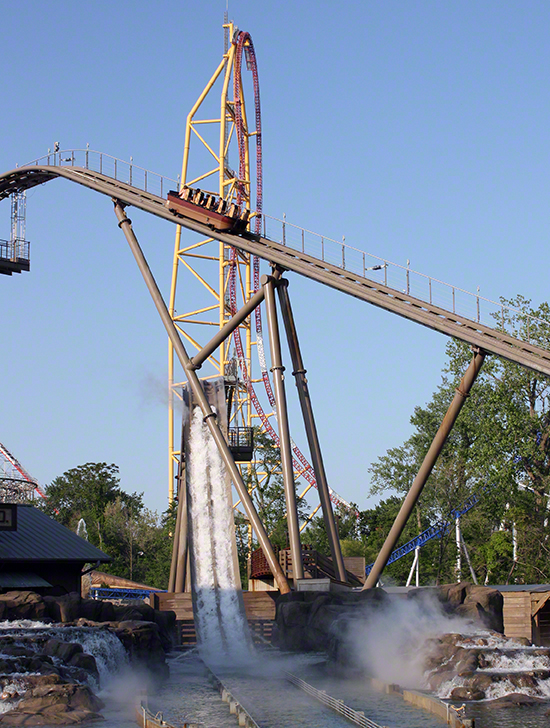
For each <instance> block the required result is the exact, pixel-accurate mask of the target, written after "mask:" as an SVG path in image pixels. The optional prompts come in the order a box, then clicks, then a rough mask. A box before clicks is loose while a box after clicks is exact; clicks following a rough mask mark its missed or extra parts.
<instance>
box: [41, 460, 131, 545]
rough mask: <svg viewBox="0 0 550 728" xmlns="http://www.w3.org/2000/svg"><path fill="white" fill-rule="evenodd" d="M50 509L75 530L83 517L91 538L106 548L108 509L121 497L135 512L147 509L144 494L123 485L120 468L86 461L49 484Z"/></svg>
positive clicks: (46, 505)
mask: <svg viewBox="0 0 550 728" xmlns="http://www.w3.org/2000/svg"><path fill="white" fill-rule="evenodd" d="M46 498H47V500H46V502H45V505H44V508H45V510H46V512H47V513H48V514H49V515H51V516H53V517H54V518H55V519H56V520H57V521H59V522H60V523H62V524H63V525H64V526H67V527H68V528H70V529H71V530H73V531H75V530H76V526H77V524H78V521H79V520H80V519H81V518H83V519H84V520H85V521H86V526H87V529H88V538H89V540H90V542H91V543H93V544H94V546H97V547H98V548H100V549H103V548H104V540H105V539H104V531H105V509H106V507H107V506H108V505H110V504H112V503H115V502H116V501H117V499H120V502H121V503H122V504H124V506H126V507H128V508H131V509H132V510H133V511H136V512H137V511H140V510H141V509H142V508H143V494H142V493H132V494H131V495H130V494H128V493H125V492H124V491H123V490H122V488H121V487H120V479H119V477H118V467H117V466H116V465H114V464H112V465H107V463H86V464H85V465H79V466H78V467H76V468H72V469H71V470H67V471H66V472H65V473H63V475H60V476H59V477H57V478H55V480H53V481H52V483H51V484H50V485H48V486H47V487H46Z"/></svg>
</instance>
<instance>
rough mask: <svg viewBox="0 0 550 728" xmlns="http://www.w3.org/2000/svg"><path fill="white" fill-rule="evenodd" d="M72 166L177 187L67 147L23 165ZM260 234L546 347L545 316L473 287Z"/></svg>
mask: <svg viewBox="0 0 550 728" xmlns="http://www.w3.org/2000/svg"><path fill="white" fill-rule="evenodd" d="M32 165H37V166H38V165H47V166H53V167H78V168H84V169H89V170H91V171H94V172H99V173H100V174H104V175H106V176H107V177H111V178H112V179H115V180H117V181H119V182H124V183H125V184H129V185H131V186H132V187H135V188H137V189H140V190H143V191H144V192H148V193H150V194H153V195H157V196H159V197H162V198H164V197H166V194H167V193H168V191H169V190H170V189H177V188H178V187H179V178H178V179H173V178H170V177H165V176H164V175H161V174H158V173H156V172H151V171H150V170H147V169H145V168H144V167H140V166H139V165H136V164H134V162H133V159H132V158H130V161H129V162H126V161H124V160H122V159H118V158H117V157H113V156H111V155H110V154H105V153H104V152H98V151H96V150H92V149H71V150H60V151H56V152H50V153H49V154H46V155H44V156H43V157H40V158H39V159H35V160H33V161H32V162H29V163H28V164H27V165H25V166H32ZM262 233H263V236H264V237H265V238H267V239H269V240H272V241H274V242H278V243H281V244H282V245H285V246H287V247H289V248H292V249H293V250H296V251H298V252H301V253H304V254H306V255H310V256H312V257H314V258H316V259H318V260H321V261H323V262H326V263H329V264H331V265H333V266H336V267H338V268H340V269H342V270H345V271H350V272H351V273H354V274H356V275H359V276H362V277H364V278H367V279H368V280H371V281H373V282H375V283H377V284H378V285H383V286H386V287H387V288H390V289H392V290H393V291H398V292H401V293H404V294H406V295H408V296H412V297H414V298H416V299H419V300H421V301H422V302H424V303H426V304H428V305H429V306H435V307H438V308H441V309H444V310H445V311H446V312H448V313H452V314H455V315H457V316H460V317H463V318H465V319H469V320H470V321H473V322H476V323H479V324H483V325H485V326H489V327H490V328H493V329H498V330H501V331H503V332H505V333H507V334H510V335H511V336H514V337H515V338H518V339H521V340H524V341H527V342H531V343H533V344H536V345H537V346H541V347H543V348H547V349H548V348H550V320H545V319H541V318H537V317H536V316H532V315H530V314H528V313H526V312H525V311H522V310H519V309H517V308H514V307H513V306H510V305H508V304H505V303H503V302H502V301H500V302H498V301H493V300H491V299H490V298H486V297H485V296H481V295H480V292H479V289H478V290H477V292H476V293H471V292H470V291H466V290H465V289H463V288H459V287H457V286H453V285H451V284H450V283H445V282H444V281H441V280H439V279H438V278H432V277H431V276H427V275H425V274H424V273H420V272H418V271H416V270H413V269H412V268H411V267H410V264H409V261H407V265H406V266H404V265H400V264H398V263H393V262H392V261H390V260H388V259H386V258H381V257H379V256H377V255H373V254H371V253H367V252H365V251H363V250H359V249H358V248H355V247H352V246H350V245H348V244H347V243H346V242H345V240H344V239H343V240H342V241H338V240H334V239H333V238H329V237H326V236H324V235H320V234H319V233H315V232H313V231H311V230H308V229H306V228H302V227H299V226H297V225H293V224H291V223H289V222H287V220H286V218H284V217H283V219H282V220H281V219H278V218H275V217H271V216H269V215H262Z"/></svg>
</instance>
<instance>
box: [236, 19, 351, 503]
mask: <svg viewBox="0 0 550 728" xmlns="http://www.w3.org/2000/svg"><path fill="white" fill-rule="evenodd" d="M235 44H236V51H235V64H234V72H233V88H234V100H235V129H236V136H237V144H238V148H239V179H240V180H244V179H245V178H246V167H245V142H246V135H245V128H244V122H243V116H242V108H241V99H242V98H243V88H242V75H241V67H242V56H243V50H244V54H245V58H246V65H247V68H248V70H250V71H251V72H252V80H253V87H254V111H255V121H256V128H255V137H256V204H255V206H256V215H255V217H254V218H253V224H254V232H255V233H257V234H259V233H260V231H261V221H262V210H263V173H262V117H261V109H260V83H259V79H258V66H257V63H256V53H255V51H254V45H253V43H252V38H251V37H250V34H249V33H246V32H244V31H241V32H239V34H238V36H237V39H236V41H235ZM251 192H252V191H251V190H250V191H248V194H250V196H251ZM246 195H247V191H246V190H245V189H244V182H239V184H238V186H237V202H238V203H241V201H242V200H243V198H245V197H246ZM250 207H252V204H251V201H250ZM237 256H238V252H237V250H236V248H232V249H231V269H230V275H229V300H230V308H231V314H232V315H234V314H235V313H236V312H237ZM253 280H254V292H256V291H258V290H259V288H260V259H259V258H257V257H254V258H253ZM255 325H256V338H257V344H258V346H257V349H258V354H259V359H260V368H261V370H262V379H263V382H264V386H265V391H266V394H267V398H268V400H269V404H270V406H271V407H272V408H273V410H274V411H275V397H274V395H273V390H272V388H271V382H270V380H269V373H268V371H267V366H266V364H265V357H264V355H263V332H262V316H261V310H260V307H259V306H258V307H257V308H256V310H255ZM233 339H234V342H235V349H236V351H237V357H238V361H239V366H240V369H241V372H242V377H243V381H244V383H245V386H246V388H247V391H248V393H249V395H250V400H251V402H252V404H253V406H254V409H255V410H256V413H257V415H258V416H259V418H260V420H261V422H262V425H263V427H264V429H265V431H266V432H267V434H268V435H269V436H270V437H271V439H272V440H273V442H274V443H275V445H276V446H277V447H278V446H279V437H278V435H277V433H276V432H275V430H274V429H273V427H272V426H271V423H270V422H269V418H268V416H267V415H266V414H265V412H264V409H263V407H262V405H261V404H260V401H259V399H258V396H257V395H256V392H255V390H254V386H253V384H252V381H251V379H250V374H249V371H248V367H247V364H246V359H245V356H244V350H243V344H242V340H241V334H240V330H239V329H238V328H237V329H235V332H234V334H233ZM292 449H293V453H294V458H293V465H294V469H295V470H296V471H297V473H298V474H299V476H302V477H304V478H305V479H306V480H307V482H308V483H310V485H312V486H314V487H315V488H316V487H317V482H316V480H315V473H314V471H313V467H312V466H311V464H310V463H309V461H308V460H307V458H306V457H305V455H303V453H302V452H301V451H300V449H299V448H298V446H297V445H296V444H295V443H293V448H292ZM330 498H331V501H332V502H333V503H334V504H335V505H337V506H339V505H341V506H343V507H344V508H346V509H348V510H350V511H352V512H355V511H356V509H355V508H354V507H353V506H351V505H350V504H349V503H348V502H347V501H346V500H344V498H342V497H341V496H339V495H338V494H337V493H336V492H335V491H334V490H332V489H330Z"/></svg>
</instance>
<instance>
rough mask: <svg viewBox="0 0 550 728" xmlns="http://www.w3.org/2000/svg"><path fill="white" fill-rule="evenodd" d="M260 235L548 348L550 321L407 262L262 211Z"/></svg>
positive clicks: (427, 302) (471, 319) (425, 301)
mask: <svg viewBox="0 0 550 728" xmlns="http://www.w3.org/2000/svg"><path fill="white" fill-rule="evenodd" d="M262 228H263V236H264V237H265V238H268V239H269V240H273V241H274V242H277V243H280V244H282V245H285V246H287V247H289V248H292V249H293V250H296V251H298V252H300V253H304V254H306V255H309V256H312V257H314V258H317V259H319V260H321V261H323V262H325V263H329V264H330V265H333V266H336V267H338V268H341V269H342V270H345V271H349V272H350V273H354V274H355V275H359V276H362V277H363V278H367V279H369V280H371V281H373V282H375V283H377V284H379V285H381V286H386V287H388V288H391V289H393V290H394V291H399V292H401V293H404V294H406V295H408V296H412V297H414V298H417V299H420V300H421V301H423V302H424V303H426V304H429V305H430V306H436V307H438V308H442V309H445V311H447V312H450V313H453V314H456V315H457V316H460V317H462V318H466V319H469V320H470V321H473V322H476V323H480V324H483V325H485V326H489V327H491V328H493V329H499V330H501V331H503V332H505V333H508V334H510V335H511V336H514V337H516V338H519V339H522V340H524V341H528V342H529V341H530V342H532V343H534V344H536V345H537V346H542V347H543V348H550V343H549V342H550V320H545V319H541V318H537V317H536V316H532V315H530V314H527V313H525V312H524V311H521V310H519V309H517V308H514V307H513V306H510V305H507V304H505V303H502V302H497V301H492V300H491V299H490V298H485V297H484V296H481V295H480V293H479V289H478V291H477V292H476V293H471V292H470V291H466V290H464V289H463V288H458V287H457V286H453V285H451V284H449V283H445V282H444V281H441V280H439V279H437V278H432V277H431V276H427V275H425V274H424V273H419V272H418V271H416V270H413V269H412V268H411V267H410V264H409V261H407V265H406V266H403V265H399V264H398V263H393V262H391V261H390V260H387V259H386V258H380V257H379V256H377V255H372V254H371V253H366V252H364V251H363V250H359V249H358V248H354V247H352V246H350V245H348V244H347V243H345V242H344V240H342V241H339V240H334V239H332V238H328V237H326V236H324V235H320V234H318V233H315V232H312V231H311V230H307V229H305V228H301V227H298V226H297V225H293V224H291V223H289V222H287V220H286V218H283V219H282V220H281V219H279V218H275V217H271V216H269V215H263V222H262Z"/></svg>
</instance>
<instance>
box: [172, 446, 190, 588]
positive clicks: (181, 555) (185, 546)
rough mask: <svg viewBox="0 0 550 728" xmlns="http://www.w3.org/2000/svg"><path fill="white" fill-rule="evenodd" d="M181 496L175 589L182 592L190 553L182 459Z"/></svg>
mask: <svg viewBox="0 0 550 728" xmlns="http://www.w3.org/2000/svg"><path fill="white" fill-rule="evenodd" d="M182 452H183V448H182ZM178 476H179V478H178V480H179V488H178V493H179V498H180V499H181V500H180V502H178V515H179V512H180V508H181V518H180V530H179V535H178V561H177V566H176V580H175V582H174V591H175V592H177V593H178V594H181V593H182V592H183V591H184V586H185V577H186V575H187V558H188V556H187V555H188V553H189V536H188V534H189V524H188V520H187V519H188V513H189V510H188V508H187V481H186V474H185V464H184V463H183V462H181V461H180V467H179V473H178Z"/></svg>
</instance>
